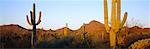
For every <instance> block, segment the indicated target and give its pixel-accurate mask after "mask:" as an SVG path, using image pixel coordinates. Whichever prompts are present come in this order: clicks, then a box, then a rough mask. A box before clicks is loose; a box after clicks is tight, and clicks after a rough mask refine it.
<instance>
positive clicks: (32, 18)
mask: <svg viewBox="0 0 150 49" xmlns="http://www.w3.org/2000/svg"><path fill="white" fill-rule="evenodd" d="M30 17H31V21H29V18H28V15H26V18H27V22H28V23H29V25H31V26H33V33H32V37H31V47H32V48H33V47H35V46H36V25H38V24H40V22H41V11H40V12H39V19H38V22H37V23H36V19H35V18H36V17H35V3H33V11H30Z"/></svg>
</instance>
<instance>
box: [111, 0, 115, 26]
mask: <svg viewBox="0 0 150 49" xmlns="http://www.w3.org/2000/svg"><path fill="white" fill-rule="evenodd" d="M115 23H116V0H112V10H111V28H112V29H115V28H116V27H115Z"/></svg>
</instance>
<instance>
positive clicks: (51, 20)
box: [0, 0, 150, 30]
mask: <svg viewBox="0 0 150 49" xmlns="http://www.w3.org/2000/svg"><path fill="white" fill-rule="evenodd" d="M108 1H109V2H108V3H109V4H108V5H109V16H110V12H111V0H108ZM33 3H36V18H37V19H38V14H39V11H42V19H41V20H42V22H41V23H40V24H39V25H38V28H44V29H54V30H55V29H58V28H62V27H64V26H65V23H68V26H69V28H71V29H78V28H79V27H80V26H81V25H82V24H83V23H89V22H90V21H91V20H97V21H99V22H102V23H103V20H104V19H103V18H104V17H103V16H104V15H103V0H0V25H4V24H5V25H7V24H19V25H21V26H23V27H25V28H32V27H31V26H30V25H29V24H28V23H27V21H26V15H29V16H30V13H29V11H30V10H32V4H33ZM121 10H122V11H121V16H122V17H123V15H124V12H125V11H127V12H128V18H127V24H128V25H130V26H133V25H139V26H142V27H150V1H149V0H132V1H131V0H121Z"/></svg>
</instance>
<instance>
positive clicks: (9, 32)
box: [0, 20, 150, 49]
mask: <svg viewBox="0 0 150 49" xmlns="http://www.w3.org/2000/svg"><path fill="white" fill-rule="evenodd" d="M14 28H15V29H14ZM0 29H1V30H0V34H1V36H0V37H1V42H0V46H1V48H30V47H31V35H32V29H26V28H23V27H21V26H19V25H15V24H11V25H3V26H0ZM67 30H68V31H67V32H68V35H67V36H66V37H65V36H64V27H63V28H60V29H58V30H51V29H49V30H44V29H37V30H36V33H37V34H36V37H37V38H36V41H37V42H36V44H37V45H36V46H37V47H36V48H102V49H105V48H106V49H109V48H110V47H109V45H110V41H109V40H110V39H109V33H107V31H106V30H105V27H104V24H102V23H100V22H98V21H95V20H93V21H91V22H90V23H88V24H84V25H82V26H81V27H80V28H79V29H77V30H71V29H69V28H68V29H67ZM102 34H103V35H102ZM116 35H117V37H116V47H118V48H126V49H127V48H128V47H130V46H131V45H132V44H134V43H136V42H137V41H138V40H142V39H148V38H150V28H140V27H138V26H134V27H131V28H127V27H123V28H122V29H121V30H120V31H119V33H116ZM102 37H103V38H102ZM14 44H15V45H14ZM147 44H148V43H147ZM147 47H148V45H147Z"/></svg>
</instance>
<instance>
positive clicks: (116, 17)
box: [104, 0, 128, 49]
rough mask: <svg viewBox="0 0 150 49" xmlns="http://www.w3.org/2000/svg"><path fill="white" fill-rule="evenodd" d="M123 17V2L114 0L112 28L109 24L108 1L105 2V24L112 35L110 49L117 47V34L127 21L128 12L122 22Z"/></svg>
mask: <svg viewBox="0 0 150 49" xmlns="http://www.w3.org/2000/svg"><path fill="white" fill-rule="evenodd" d="M120 15H121V1H120V0H112V9H111V26H109V24H108V5H107V0H104V23H105V29H106V31H107V32H108V33H109V35H110V47H111V48H112V49H115V47H116V33H117V32H118V31H119V29H121V28H122V27H123V25H124V24H125V22H126V19H127V15H128V14H127V12H125V14H124V18H123V21H122V22H121V20H120Z"/></svg>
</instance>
